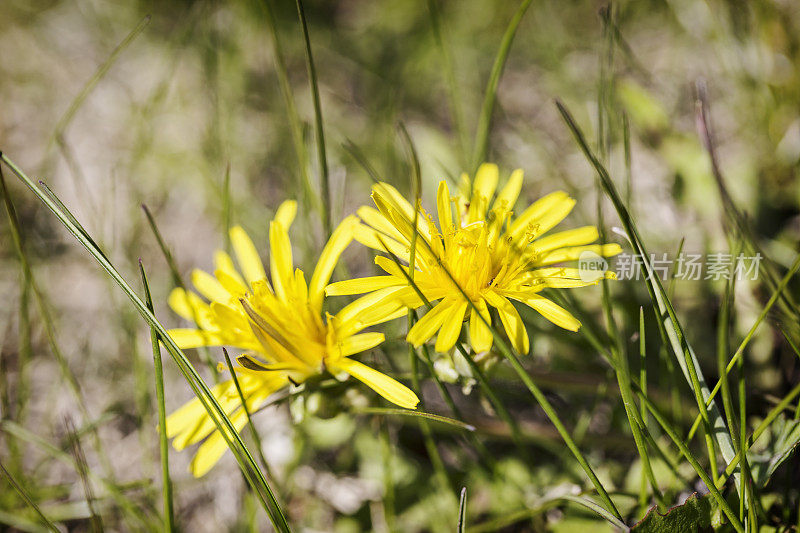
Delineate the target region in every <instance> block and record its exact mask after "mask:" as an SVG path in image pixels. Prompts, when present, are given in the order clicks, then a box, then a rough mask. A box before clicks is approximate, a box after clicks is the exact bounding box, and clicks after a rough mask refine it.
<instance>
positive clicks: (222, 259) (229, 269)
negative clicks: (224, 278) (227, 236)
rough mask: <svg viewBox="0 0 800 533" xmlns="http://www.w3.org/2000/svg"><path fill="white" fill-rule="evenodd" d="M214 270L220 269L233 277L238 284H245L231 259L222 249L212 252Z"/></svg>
mask: <svg viewBox="0 0 800 533" xmlns="http://www.w3.org/2000/svg"><path fill="white" fill-rule="evenodd" d="M214 270H221V271H223V272H225V273H226V274H227V275H229V276H230V277H232V278H233V279H235V280H236V282H237V283H239V284H240V285H245V281H244V280H243V279H242V276H241V275H240V274H239V271H238V270H236V267H235V266H233V259H231V256H229V255H228V254H226V253H225V252H223V251H222V250H217V251H216V252H214Z"/></svg>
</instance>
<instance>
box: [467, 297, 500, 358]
mask: <svg viewBox="0 0 800 533" xmlns="http://www.w3.org/2000/svg"><path fill="white" fill-rule="evenodd" d="M475 307H477V308H478V309H479V310H480V315H478V312H477V311H476V310H475V309H474V308H473V309H471V311H470V316H469V341H470V345H471V346H472V348H473V349H474V350H475V351H476V352H478V353H481V352H488V351H489V350H490V349H491V348H492V342H493V340H494V339H493V338H492V330H491V329H489V326H487V325H486V324H485V323H484V321H483V320H481V318H480V317H481V316H483V318H484V319H486V322H487V323H489V324H491V323H492V318H491V315H490V314H489V308H488V307H486V302H485V301H484V300H483V299H480V300H478V301H477V302H475Z"/></svg>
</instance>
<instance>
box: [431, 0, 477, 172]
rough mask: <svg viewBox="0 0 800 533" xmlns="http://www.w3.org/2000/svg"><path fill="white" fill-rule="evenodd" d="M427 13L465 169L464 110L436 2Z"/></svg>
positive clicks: (451, 56) (435, 1)
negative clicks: (445, 79)
mask: <svg viewBox="0 0 800 533" xmlns="http://www.w3.org/2000/svg"><path fill="white" fill-rule="evenodd" d="M428 13H430V16H431V28H432V29H433V38H434V40H435V41H436V47H437V48H438V49H439V53H440V54H441V55H442V62H443V63H444V74H445V77H446V78H447V89H448V92H449V93H450V95H449V96H450V114H451V116H452V119H453V124H454V125H455V129H456V136H457V138H458V157H459V163H460V164H461V168H464V169H466V168H467V165H468V164H469V162H468V161H467V150H469V148H468V146H469V139H468V136H467V128H466V124H465V122H464V108H463V106H462V103H461V96H460V94H459V91H458V82H457V81H456V73H455V66H454V63H453V55H452V54H451V53H450V47H449V46H447V42H445V34H444V28H443V27H442V16H441V12H440V10H439V3H438V0H428Z"/></svg>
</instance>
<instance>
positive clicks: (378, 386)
mask: <svg viewBox="0 0 800 533" xmlns="http://www.w3.org/2000/svg"><path fill="white" fill-rule="evenodd" d="M336 368H337V369H339V370H342V371H344V372H347V373H348V374H350V375H351V376H353V377H354V378H356V379H357V380H359V381H361V382H363V383H364V384H365V385H367V386H368V387H369V388H371V389H372V390H374V391H375V392H377V393H378V394H380V395H381V396H383V397H384V398H386V399H387V400H389V401H390V402H392V403H393V404H395V405H399V406H400V407H405V408H406V409H416V408H417V404H418V403H419V398H418V397H417V395H416V394H414V391H412V390H411V389H409V388H408V387H406V386H405V385H403V384H402V383H400V382H399V381H396V380H394V379H392V378H390V377H389V376H387V375H386V374H382V373H381V372H378V371H377V370H375V369H374V368H370V367H368V366H367V365H365V364H363V363H360V362H358V361H353V360H352V359H348V358H346V357H345V358H343V359H341V360H340V361H338V362H337V363H336Z"/></svg>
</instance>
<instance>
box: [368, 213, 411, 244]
mask: <svg viewBox="0 0 800 533" xmlns="http://www.w3.org/2000/svg"><path fill="white" fill-rule="evenodd" d="M356 214H357V215H358V216H359V218H361V220H363V221H364V222H365V223H366V224H367V225H368V226H372V228H374V229H376V230H378V231H380V232H381V233H385V234H386V235H388V236H389V237H391V238H392V239H394V240H396V241H401V242H402V241H403V240H404V239H405V237H403V234H402V233H400V232H399V231H397V229H396V228H395V227H394V226H393V225H392V223H391V222H389V220H388V219H387V218H386V217H385V216H383V213H381V212H380V211H378V210H377V209H375V208H374V207H369V206H366V205H365V206H362V207H359V208H358V211H356Z"/></svg>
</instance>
